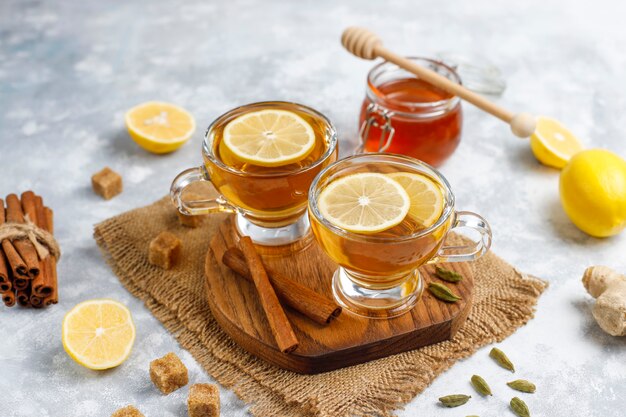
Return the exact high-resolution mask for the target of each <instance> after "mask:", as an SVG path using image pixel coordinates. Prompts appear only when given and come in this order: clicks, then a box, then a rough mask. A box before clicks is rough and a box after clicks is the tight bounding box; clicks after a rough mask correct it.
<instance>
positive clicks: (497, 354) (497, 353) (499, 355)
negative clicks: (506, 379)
mask: <svg viewBox="0 0 626 417" xmlns="http://www.w3.org/2000/svg"><path fill="white" fill-rule="evenodd" d="M489 356H491V357H492V358H493V359H494V360H495V361H496V362H497V363H498V365H500V366H501V367H503V368H504V369H508V370H509V371H511V372H515V366H513V362H511V361H510V360H509V358H508V357H507V356H506V355H505V354H504V352H502V351H501V350H500V349H498V348H495V347H494V348H493V349H491V352H489Z"/></svg>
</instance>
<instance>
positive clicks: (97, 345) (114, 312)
mask: <svg viewBox="0 0 626 417" xmlns="http://www.w3.org/2000/svg"><path fill="white" fill-rule="evenodd" d="M134 342H135V325H134V324H133V320H132V317H131V314H130V311H129V310H128V309H127V308H126V307H125V306H124V305H122V304H120V303H118V302H117V301H114V300H103V299H100V300H89V301H84V302H82V303H80V304H78V305H76V306H75V307H74V308H72V309H71V310H70V311H69V312H68V313H67V314H66V315H65V318H64V319H63V348H64V349H65V351H66V352H67V354H68V355H69V356H70V357H71V358H72V359H74V360H75V361H76V362H78V363H79V364H81V365H83V366H85V367H87V368H89V369H98V370H100V369H109V368H113V367H116V366H118V365H120V364H121V363H122V362H124V361H125V360H126V358H128V356H129V355H130V351H131V349H132V347H133V343H134Z"/></svg>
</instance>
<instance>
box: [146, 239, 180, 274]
mask: <svg viewBox="0 0 626 417" xmlns="http://www.w3.org/2000/svg"><path fill="white" fill-rule="evenodd" d="M180 246H181V242H180V239H179V238H177V237H176V236H174V235H173V234H171V233H170V232H161V233H159V235H158V236H157V237H155V238H154V239H152V241H151V242H150V250H149V253H148V260H149V261H150V263H151V264H152V265H156V266H160V267H161V268H163V269H170V268H171V267H172V266H173V265H174V264H175V263H176V262H177V261H178V258H179V257H180Z"/></svg>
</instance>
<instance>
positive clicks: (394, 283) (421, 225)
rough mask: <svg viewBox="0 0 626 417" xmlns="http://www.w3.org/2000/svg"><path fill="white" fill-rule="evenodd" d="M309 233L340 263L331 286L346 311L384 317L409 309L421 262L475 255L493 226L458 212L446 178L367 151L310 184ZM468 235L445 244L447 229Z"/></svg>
mask: <svg viewBox="0 0 626 417" xmlns="http://www.w3.org/2000/svg"><path fill="white" fill-rule="evenodd" d="M309 217H310V219H311V228H312V230H313V233H314V235H315V238H316V240H317V242H318V243H319V245H320V246H321V247H322V249H323V250H324V252H326V254H328V256H329V257H330V258H331V259H332V260H334V261H335V262H336V263H337V264H338V265H339V268H338V269H337V270H336V272H335V274H334V276H333V282H332V288H333V294H334V296H335V298H336V300H337V302H338V303H339V304H340V305H342V306H343V307H344V308H346V309H347V310H348V311H350V312H352V313H355V314H358V315H361V316H365V317H378V318H389V317H395V316H398V315H401V314H403V313H406V312H407V311H409V310H411V309H412V308H413V307H414V306H415V304H416V303H417V302H418V301H419V298H420V296H421V293H422V290H423V281H422V279H421V277H420V274H419V271H418V268H419V267H420V266H422V265H424V264H427V263H436V262H464V261H472V260H475V259H478V258H480V257H481V256H482V255H483V254H484V253H486V252H487V251H488V250H489V247H490V246H491V229H490V227H489V224H488V223H487V221H486V220H485V219H483V218H482V217H481V216H479V215H478V214H475V213H472V212H467V211H456V210H455V205H454V195H453V194H452V191H451V190H450V185H449V184H448V182H447V181H446V179H445V178H444V177H443V176H442V175H441V174H440V173H439V172H437V171H436V170H435V169H434V168H432V167H431V166H430V165H428V164H426V163H424V162H421V161H419V160H417V159H413V158H411V157H408V156H404V155H395V154H388V153H369V154H361V155H355V156H352V157H349V158H345V159H342V160H340V161H338V162H336V163H334V164H332V165H330V166H328V167H327V168H325V169H324V170H323V171H321V172H320V173H319V175H318V176H317V177H316V178H315V179H314V180H313V183H312V184H311V189H310V191H309ZM461 228H464V229H473V232H472V234H475V235H476V238H475V239H474V240H471V239H470V240H468V242H469V243H466V244H464V245H461V246H458V245H456V246H446V244H445V241H446V236H448V233H449V232H450V231H451V230H453V229H461Z"/></svg>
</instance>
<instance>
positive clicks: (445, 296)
mask: <svg viewBox="0 0 626 417" xmlns="http://www.w3.org/2000/svg"><path fill="white" fill-rule="evenodd" d="M428 291H430V292H431V294H432V295H434V296H435V297H437V298H438V299H440V300H442V301H446V302H448V303H456V302H457V301H459V300H460V299H461V297H459V296H458V295H456V294H455V293H453V292H452V290H451V289H450V288H448V287H446V286H445V285H443V284H440V283H438V282H431V283H429V284H428Z"/></svg>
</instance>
